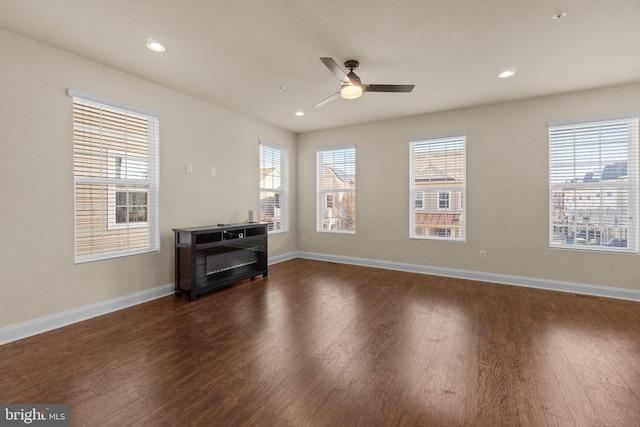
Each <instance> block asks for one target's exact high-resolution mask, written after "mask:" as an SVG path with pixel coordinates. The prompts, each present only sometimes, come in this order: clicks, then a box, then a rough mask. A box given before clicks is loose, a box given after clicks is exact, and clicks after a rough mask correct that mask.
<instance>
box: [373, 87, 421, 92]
mask: <svg viewBox="0 0 640 427" xmlns="http://www.w3.org/2000/svg"><path fill="white" fill-rule="evenodd" d="M414 87H415V85H362V89H363V91H364V92H411V91H412V90H413V88H414Z"/></svg>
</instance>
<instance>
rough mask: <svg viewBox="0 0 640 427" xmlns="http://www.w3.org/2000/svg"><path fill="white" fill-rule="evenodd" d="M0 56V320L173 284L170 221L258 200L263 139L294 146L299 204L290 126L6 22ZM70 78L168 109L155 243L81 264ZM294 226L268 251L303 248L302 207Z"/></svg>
mask: <svg viewBox="0 0 640 427" xmlns="http://www.w3.org/2000/svg"><path fill="white" fill-rule="evenodd" d="M0 58H2V60H1V61H0V153H1V155H0V171H1V172H0V173H1V178H0V215H1V218H2V221H1V222H0V230H1V232H0V236H1V239H0V328H2V327H6V326H9V325H13V324H17V323H20V322H24V321H28V320H32V319H36V318H40V317H43V316H47V315H51V314H55V313H60V312H63V311H66V310H72V309H74V308H78V307H83V306H86V305H89V304H93V303H97V302H101V301H105V300H109V299H113V298H117V297H120V296H124V295H127V294H132V293H135V292H138V291H142V290H146V289H150V288H154V287H157V286H161V285H166V284H169V283H172V282H173V281H174V277H173V233H172V231H171V229H172V228H173V227H186V226H196V225H207V224H215V223H217V222H234V221H238V222H240V221H245V220H246V219H247V211H248V210H249V209H259V191H258V188H259V187H258V182H259V150H258V141H259V140H261V139H262V140H265V141H268V142H271V143H273V144H280V145H283V146H287V147H290V149H291V156H292V159H291V179H290V187H291V203H292V206H294V207H295V204H296V198H295V195H296V188H295V185H296V168H295V157H296V151H295V135H294V134H292V133H290V132H287V131H284V130H281V129H279V128H277V127H274V126H271V125H268V124H265V123H262V122H259V121H256V120H253V119H250V118H247V117H244V116H242V115H239V114H236V113H233V112H230V111H228V110H225V109H222V108H219V107H217V106H215V105H211V104H209V103H206V102H203V101H200V100H197V99H194V98H191V97H188V96H185V95H182V94H180V93H178V92H175V91H172V90H170V89H167V88H164V87H161V86H158V85H155V84H152V83H149V82H147V81H145V80H142V79H138V78H136V77H133V76H131V75H128V74H124V73H121V72H119V71H117V70H114V69H111V68H108V67H105V66H102V65H100V64H97V63H94V62H91V61H88V60H85V59H82V58H79V57H77V56H74V55H71V54H68V53H66V52H63V51H59V50H56V49H53V48H50V47H47V46H45V45H42V44H39V43H36V42H33V41H30V40H27V39H24V38H22V37H19V36H17V35H14V34H12V33H8V32H5V31H0ZM186 78H188V76H186ZM68 88H73V89H76V90H80V91H83V92H86V93H90V94H92V95H96V96H100V97H104V98H108V99H112V100H116V101H118V102H122V103H125V104H128V105H132V106H137V107H141V108H145V109H148V110H152V111H156V112H159V113H160V114H161V115H162V117H161V119H160V234H161V251H160V253H158V254H150V255H141V256H133V257H128V258H120V259H113V260H107V261H99V262H92V263H86V264H79V265H76V264H75V263H74V243H73V240H74V237H73V236H74V224H73V174H72V140H71V126H72V124H71V108H72V106H71V98H69V97H68V96H67V95H66V90H67V89H68ZM187 163H191V164H192V165H193V173H191V174H187V173H186V172H185V164H187ZM210 166H215V167H216V176H210V174H209V167H210ZM290 227H291V230H292V231H291V232H289V233H285V234H278V235H274V236H271V237H270V238H269V255H270V256H277V255H281V254H286V253H290V252H293V251H295V250H296V240H295V230H296V216H295V209H293V210H292V215H291V224H290Z"/></svg>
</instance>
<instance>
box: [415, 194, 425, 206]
mask: <svg viewBox="0 0 640 427" xmlns="http://www.w3.org/2000/svg"><path fill="white" fill-rule="evenodd" d="M413 196H414V197H415V201H414V203H413V207H414V208H416V209H422V207H423V206H424V194H423V193H422V191H417V192H416V193H415V194H414V195H413Z"/></svg>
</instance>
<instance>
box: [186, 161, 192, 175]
mask: <svg viewBox="0 0 640 427" xmlns="http://www.w3.org/2000/svg"><path fill="white" fill-rule="evenodd" d="M185 170H186V171H187V173H191V172H193V166H192V165H191V163H187V164H186V166H185Z"/></svg>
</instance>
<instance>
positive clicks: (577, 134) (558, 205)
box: [548, 114, 640, 254]
mask: <svg viewBox="0 0 640 427" xmlns="http://www.w3.org/2000/svg"><path fill="white" fill-rule="evenodd" d="M639 117H640V116H639V115H637V114H633V115H631V114H630V115H624V116H615V117H606V118H595V119H587V120H576V121H567V122H557V123H549V124H548V149H549V196H548V197H549V198H548V200H549V207H548V214H549V224H548V225H549V229H548V232H549V248H551V249H559V250H575V251H591V252H606V253H627V254H629V253H632V254H638V253H639V250H640V227H639V222H638V219H639V216H640V212H639V207H638V206H639V203H640V202H639V200H640V185H639V179H640V170H639V167H638V162H639V158H638V152H639V146H640V141H639V136H638V128H639V122H640V118H639ZM620 126H622V127H624V126H626V127H627V131H626V132H627V138H626V139H624V140H622V139H615V140H614V139H612V138H614V137H616V136H617V137H619V135H618V134H617V132H618V131H616V129H617V128H619V127H620ZM596 128H597V129H598V131H597V132H595V129H596ZM596 134H597V142H594V138H596V137H595V135H596ZM570 135H572V136H570ZM621 141H624V142H621ZM609 143H610V144H618V146H620V144H622V146H623V147H624V146H625V145H626V158H625V159H622V158H621V157H619V156H620V153H623V152H624V151H625V150H619V149H616V148H615V147H613V148H611V147H609V146H607V145H606V144H609ZM576 147H577V148H581V147H582V148H581V149H580V150H577V149H576ZM603 147H607V149H606V150H605V149H603ZM595 149H597V152H598V155H597V158H596V156H595V155H594V154H590V153H594V151H593V150H595ZM567 150H569V151H567ZM567 155H569V157H571V158H572V161H564V162H563V161H562V160H563V158H566V156H567ZM563 156H564V157H563ZM622 161H626V163H625V167H624V171H625V172H626V175H619V177H615V176H609V174H606V173H605V171H609V172H610V170H611V168H610V166H615V167H616V170H618V169H619V170H620V172H622V170H623V168H622V167H620V168H619V167H618V166H620V165H621V162H622ZM561 164H563V165H566V164H568V165H569V166H570V167H572V168H573V170H574V171H573V176H572V177H569V174H570V172H568V169H567V168H566V167H565V168H564V169H563V168H561V167H560V165H561ZM585 165H590V167H591V171H590V172H584V167H585ZM580 174H582V175H580ZM563 175H564V176H563ZM579 175H580V176H579ZM624 176H626V179H624V180H620V179H619V178H623V177H624ZM605 177H606V178H605ZM565 178H566V179H565ZM572 194H573V195H572ZM625 197H626V201H627V202H626V203H620V201H621V200H624V199H625ZM609 198H615V199H616V200H615V201H614V203H608V202H610V200H609ZM607 204H608V206H606V205H607ZM610 208H612V210H610ZM581 211H583V212H581ZM598 211H599V212H598ZM612 211H613V213H611V212H612ZM616 211H621V212H623V213H624V212H626V215H624V214H623V215H622V225H621V224H620V223H619V221H618V217H617V216H616V214H615V212H616ZM572 212H573V214H572ZM612 215H613V216H614V217H615V218H614V221H613V223H609V224H607V220H609V221H610V219H611V217H612ZM625 216H626V217H627V218H624V217H625ZM576 218H577V219H576ZM565 219H566V223H565ZM625 219H626V222H625ZM559 221H561V222H559ZM593 222H596V223H597V224H593V225H592V223H593ZM624 224H626V226H624ZM614 230H619V233H620V234H619V235H618V237H614V236H615V234H616V233H615V231H614ZM622 233H624V239H622ZM578 236H579V237H578ZM612 238H613V239H618V240H620V239H622V240H624V241H625V242H626V243H625V245H626V246H608V245H607V243H608V242H609V241H610V240H612ZM583 240H584V241H583ZM605 241H606V242H605Z"/></svg>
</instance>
